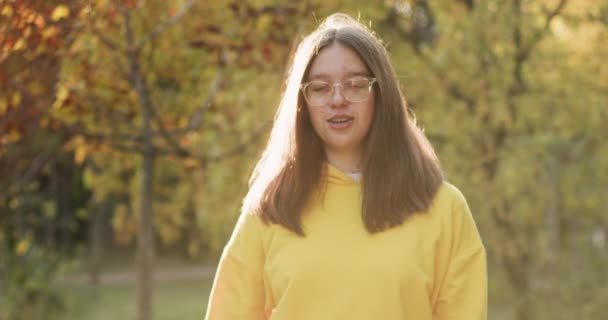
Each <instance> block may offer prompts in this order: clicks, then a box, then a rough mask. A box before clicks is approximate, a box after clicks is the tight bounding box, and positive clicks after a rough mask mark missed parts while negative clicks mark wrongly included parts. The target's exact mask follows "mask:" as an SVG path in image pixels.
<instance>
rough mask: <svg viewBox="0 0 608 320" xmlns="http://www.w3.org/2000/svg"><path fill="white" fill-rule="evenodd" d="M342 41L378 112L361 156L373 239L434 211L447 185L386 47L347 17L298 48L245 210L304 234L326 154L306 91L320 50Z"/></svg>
mask: <svg viewBox="0 0 608 320" xmlns="http://www.w3.org/2000/svg"><path fill="white" fill-rule="evenodd" d="M336 42H337V43H339V44H341V45H343V46H346V47H349V48H351V49H353V50H354V51H355V52H357V53H358V55H359V57H360V58H361V59H362V60H363V62H364V63H365V64H366V66H367V68H368V70H369V71H370V72H371V74H372V76H373V77H376V78H377V85H376V88H375V89H374V94H375V100H374V102H375V108H374V117H373V121H372V125H371V128H370V131H369V132H368V135H367V138H366V140H365V142H364V151H363V157H362V192H363V200H362V204H361V206H362V219H363V222H364V224H365V227H366V229H367V230H368V231H369V232H370V233H374V232H379V231H383V230H386V229H388V228H391V227H394V226H397V225H400V224H401V223H403V221H405V219H406V218H407V217H408V216H410V215H412V214H414V213H416V212H421V213H422V212H425V211H427V210H428V208H429V206H430V204H431V201H432V199H433V197H434V195H435V193H436V192H437V189H438V188H439V186H440V185H441V183H442V181H443V174H442V172H441V169H440V166H439V161H438V160H437V157H436V156H435V153H434V151H433V148H432V147H431V145H430V143H429V142H428V140H427V139H426V137H425V136H424V134H423V133H422V131H421V130H420V129H419V128H418V127H417V126H416V124H415V122H414V120H413V119H412V118H411V117H410V115H409V114H408V112H407V104H406V102H405V98H404V97H403V94H402V93H401V90H400V88H399V83H398V81H397V77H396V75H395V71H394V70H393V67H392V66H391V64H390V61H389V57H388V54H387V52H386V49H385V48H384V46H383V45H382V42H381V41H380V40H379V39H378V38H377V37H376V36H375V35H374V33H373V32H372V31H371V30H369V29H368V28H367V27H365V26H364V25H362V24H361V23H359V22H357V21H356V20H354V19H352V18H351V17H350V16H348V15H345V14H340V13H338V14H334V15H331V16H330V17H328V18H327V19H326V20H325V21H324V22H323V23H322V24H321V25H320V26H319V27H318V28H317V29H316V30H315V31H314V32H312V33H311V34H310V35H309V36H307V37H306V38H305V39H304V40H303V41H302V42H301V43H300V45H299V46H298V49H297V50H296V53H295V55H294V57H293V63H292V65H291V70H290V72H289V76H288V78H287V84H286V87H285V91H284V92H283V97H282V99H281V103H280V105H279V108H278V110H277V113H276V115H275V121H274V126H273V128H272V132H271V135H270V138H269V140H268V144H267V146H266V149H265V151H264V153H263V154H262V156H261V158H260V160H259V162H258V164H257V165H256V167H255V170H254V171H253V174H252V176H251V179H250V189H249V192H248V193H247V195H246V197H245V200H244V203H243V212H245V213H254V214H260V215H261V218H262V220H263V221H264V222H266V223H275V224H279V225H281V226H283V227H285V228H287V229H289V230H291V231H293V232H295V233H296V234H298V235H304V230H303V228H302V224H301V215H302V211H303V209H304V207H305V206H306V205H307V203H308V201H309V200H310V198H311V195H312V194H313V192H315V190H317V188H318V187H321V177H322V175H323V173H324V170H325V166H324V162H325V160H326V159H325V153H324V149H323V143H322V141H321V139H320V138H319V136H318V135H317V134H316V132H315V131H314V128H313V127H312V123H311V121H310V117H309V114H308V110H307V107H306V104H305V101H304V98H303V96H302V94H301V92H300V90H299V88H300V84H301V83H302V82H303V80H305V79H306V77H307V73H308V69H309V67H310V65H311V62H312V61H313V60H314V58H315V57H316V55H317V54H318V53H319V51H321V50H323V49H324V48H326V47H328V46H330V45H332V44H333V43H336Z"/></svg>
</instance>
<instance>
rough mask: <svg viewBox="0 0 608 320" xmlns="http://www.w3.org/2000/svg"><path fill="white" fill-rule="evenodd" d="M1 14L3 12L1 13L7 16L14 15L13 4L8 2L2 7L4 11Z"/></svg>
mask: <svg viewBox="0 0 608 320" xmlns="http://www.w3.org/2000/svg"><path fill="white" fill-rule="evenodd" d="M0 14H1V15H3V16H6V17H10V16H12V15H13V7H11V6H10V5H8V4H7V5H5V6H4V7H3V8H2V12H1V13H0Z"/></svg>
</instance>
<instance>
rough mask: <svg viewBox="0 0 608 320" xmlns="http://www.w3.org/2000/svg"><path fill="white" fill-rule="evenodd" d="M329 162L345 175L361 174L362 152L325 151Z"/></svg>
mask: <svg viewBox="0 0 608 320" xmlns="http://www.w3.org/2000/svg"><path fill="white" fill-rule="evenodd" d="M325 154H326V155H327V162H329V163H330V164H331V165H333V166H334V167H336V168H338V169H340V171H342V172H344V173H360V172H361V152H357V151H351V152H344V151H340V152H336V151H332V150H328V149H326V150H325Z"/></svg>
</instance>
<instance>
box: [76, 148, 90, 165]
mask: <svg viewBox="0 0 608 320" xmlns="http://www.w3.org/2000/svg"><path fill="white" fill-rule="evenodd" d="M87 153H88V152H87V147H86V145H81V146H78V147H77V148H76V152H74V162H76V164H82V162H84V159H85V158H86V157H87Z"/></svg>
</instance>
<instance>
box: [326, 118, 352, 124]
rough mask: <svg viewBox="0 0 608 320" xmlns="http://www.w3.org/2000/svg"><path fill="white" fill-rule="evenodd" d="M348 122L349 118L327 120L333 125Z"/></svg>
mask: <svg viewBox="0 0 608 320" xmlns="http://www.w3.org/2000/svg"><path fill="white" fill-rule="evenodd" d="M348 120H350V118H336V119H331V120H329V122H333V123H342V122H346V121H348Z"/></svg>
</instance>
